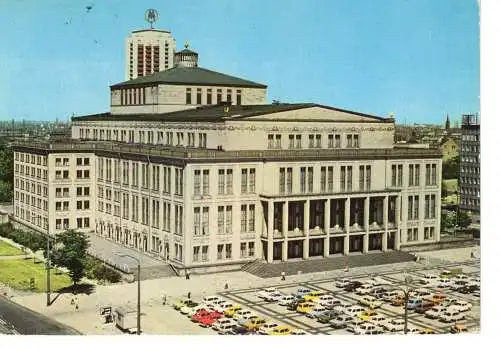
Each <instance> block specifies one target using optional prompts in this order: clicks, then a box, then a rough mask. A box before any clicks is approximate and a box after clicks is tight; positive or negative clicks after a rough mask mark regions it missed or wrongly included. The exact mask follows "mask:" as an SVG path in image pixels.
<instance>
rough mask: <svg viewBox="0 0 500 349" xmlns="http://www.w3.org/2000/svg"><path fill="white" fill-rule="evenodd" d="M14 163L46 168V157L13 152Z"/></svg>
mask: <svg viewBox="0 0 500 349" xmlns="http://www.w3.org/2000/svg"><path fill="white" fill-rule="evenodd" d="M14 158H15V160H16V161H20V162H26V163H31V164H32V165H35V164H36V165H39V166H47V157H46V156H42V155H34V154H26V153H20V152H15V155H14Z"/></svg>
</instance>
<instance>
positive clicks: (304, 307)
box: [297, 302, 316, 314]
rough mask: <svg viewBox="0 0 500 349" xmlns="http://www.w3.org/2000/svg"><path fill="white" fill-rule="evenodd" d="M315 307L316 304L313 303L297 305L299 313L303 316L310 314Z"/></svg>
mask: <svg viewBox="0 0 500 349" xmlns="http://www.w3.org/2000/svg"><path fill="white" fill-rule="evenodd" d="M315 306H316V304H314V303H313V302H303V303H299V305H297V312H298V313H302V314H305V313H309V312H310V311H311V310H312V309H313V308H314V307H315Z"/></svg>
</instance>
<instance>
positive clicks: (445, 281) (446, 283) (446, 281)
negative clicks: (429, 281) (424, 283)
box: [437, 278, 454, 288]
mask: <svg viewBox="0 0 500 349" xmlns="http://www.w3.org/2000/svg"><path fill="white" fill-rule="evenodd" d="M453 284H454V281H453V280H452V279H450V278H442V279H440V280H439V281H438V283H437V287H438V288H446V287H451V286H453Z"/></svg>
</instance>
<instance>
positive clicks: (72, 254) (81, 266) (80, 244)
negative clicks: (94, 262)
mask: <svg viewBox="0 0 500 349" xmlns="http://www.w3.org/2000/svg"><path fill="white" fill-rule="evenodd" d="M88 247H89V240H88V238H87V236H86V235H85V233H82V232H79V231H74V230H67V231H65V232H64V233H61V234H59V235H58V236H57V243H56V244H55V246H54V247H53V249H52V254H51V260H52V262H53V263H54V264H55V265H57V266H59V267H62V268H66V269H68V271H69V276H70V278H71V280H72V281H73V283H74V284H76V283H78V282H79V281H80V280H81V279H82V278H83V277H84V275H85V264H86V257H87V249H88Z"/></svg>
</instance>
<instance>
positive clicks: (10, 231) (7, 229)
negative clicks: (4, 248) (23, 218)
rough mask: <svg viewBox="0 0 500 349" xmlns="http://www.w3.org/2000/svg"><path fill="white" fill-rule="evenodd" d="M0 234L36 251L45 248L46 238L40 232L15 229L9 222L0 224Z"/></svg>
mask: <svg viewBox="0 0 500 349" xmlns="http://www.w3.org/2000/svg"><path fill="white" fill-rule="evenodd" d="M0 236H3V237H6V238H7V239H11V240H12V241H14V242H15V243H17V244H19V245H22V246H24V247H27V248H29V249H30V250H31V251H32V252H37V251H39V250H43V249H44V248H45V244H46V240H45V237H43V236H42V235H40V234H37V233H35V232H32V231H24V230H20V229H15V228H14V227H13V226H12V224H11V223H5V224H0Z"/></svg>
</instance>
